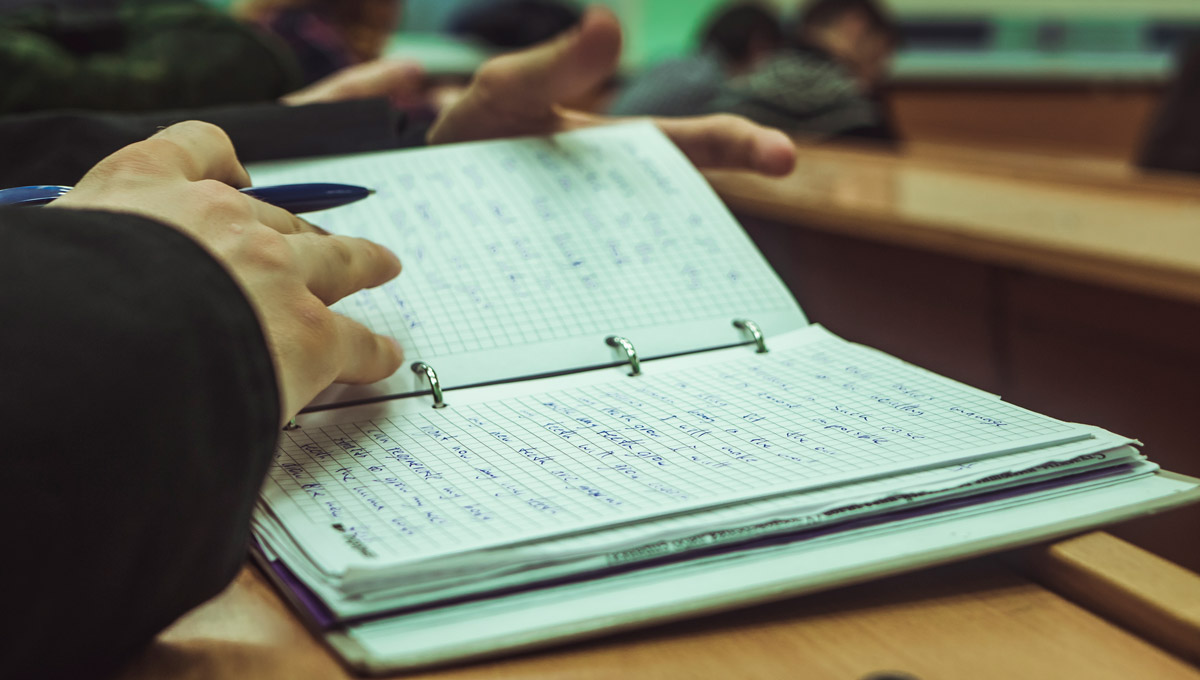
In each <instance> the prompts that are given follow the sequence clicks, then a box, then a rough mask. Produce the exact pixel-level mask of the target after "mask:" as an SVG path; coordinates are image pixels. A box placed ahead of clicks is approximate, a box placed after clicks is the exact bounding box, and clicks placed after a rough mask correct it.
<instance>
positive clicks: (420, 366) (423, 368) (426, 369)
mask: <svg viewBox="0 0 1200 680" xmlns="http://www.w3.org/2000/svg"><path fill="white" fill-rule="evenodd" d="M412 370H413V373H424V374H425V377H426V378H428V379H429V389H430V391H432V392H433V407H434V408H446V402H445V401H444V400H443V399H442V383H440V382H438V377H437V371H435V370H433V366H430V365H429V364H427V363H425V362H424V361H417V362H414V363H413V365H412Z"/></svg>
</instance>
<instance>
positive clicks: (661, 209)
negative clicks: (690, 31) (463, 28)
mask: <svg viewBox="0 0 1200 680" xmlns="http://www.w3.org/2000/svg"><path fill="white" fill-rule="evenodd" d="M253 174H254V178H255V181H256V183H284V182H310V181H312V182H315V181H339V182H350V183H357V184H363V185H365V186H369V187H372V188H374V189H375V190H376V192H377V194H376V195H375V196H373V197H371V198H369V199H367V200H365V201H361V202H359V203H356V204H353V205H350V206H346V207H344V208H339V209H337V210H333V211H330V212H327V213H322V214H319V215H316V216H314V220H315V221H316V222H318V223H319V224H321V225H322V226H323V227H325V228H326V229H328V230H330V231H332V232H334V233H339V234H347V235H354V236H361V237H364V238H368V239H371V240H373V241H377V242H379V243H382V244H384V245H387V246H389V247H390V248H392V250H393V251H395V252H396V254H397V255H398V256H399V257H400V260H401V262H402V263H403V265H404V272H402V273H401V275H400V276H399V277H398V278H397V279H395V280H394V281H392V282H390V283H387V284H385V285H383V286H382V287H380V288H378V289H375V290H371V291H364V292H361V293H358V294H356V295H354V296H351V297H350V298H348V299H347V300H344V301H342V302H341V303H339V304H337V305H335V307H334V308H335V309H336V310H337V311H339V312H341V313H343V314H346V315H347V316H350V317H352V318H354V319H357V320H359V321H361V322H363V323H364V324H366V325H367V326H368V327H370V328H371V329H372V330H374V331H376V332H378V333H382V334H385V335H389V336H392V337H394V338H396V339H398V340H399V341H400V343H401V345H402V346H403V347H404V349H405V353H406V356H407V357H408V358H409V359H410V360H416V359H421V360H423V361H428V362H430V363H432V364H433V365H434V367H435V368H436V369H437V370H438V372H439V374H440V375H441V378H442V380H443V382H444V383H447V384H450V385H461V384H473V383H477V382H482V381H484V380H495V379H502V378H510V377H516V376H520V375H525V374H532V373H546V372H551V371H557V370H563V369H569V368H576V367H580V366H594V365H598V364H602V363H607V362H611V361H613V360H614V359H615V358H616V357H615V355H614V353H613V351H612V350H611V349H610V348H609V347H607V346H606V345H605V344H604V343H603V338H604V336H606V335H608V334H613V333H617V334H622V335H629V336H631V337H632V339H634V341H635V343H636V344H637V346H638V349H639V351H640V352H641V353H642V354H643V356H655V355H661V354H670V353H678V352H681V351H688V350H694V349H702V348H706V347H712V346H718V345H726V344H732V343H733V342H737V341H739V340H741V339H742V338H741V337H740V336H739V335H738V333H737V331H736V330H733V329H732V328H731V327H730V322H731V320H733V319H735V318H740V317H745V316H751V315H754V314H758V315H759V316H767V317H770V316H771V314H772V313H775V314H780V315H783V316H784V317H785V318H789V319H790V320H791V323H790V324H789V325H787V326H785V327H779V325H778V324H776V328H773V329H768V330H769V331H781V330H790V329H791V328H795V327H798V326H800V325H802V324H803V323H804V321H803V316H802V315H801V314H800V312H799V308H798V307H797V306H796V304H795V301H794V300H793V299H792V297H791V294H790V293H789V292H788V291H787V289H786V287H785V286H784V285H783V284H782V283H781V282H780V280H779V279H778V277H777V276H775V274H774V272H773V271H772V270H771V269H770V267H769V266H768V265H767V263H766V261H765V260H764V259H763V257H762V255H761V254H760V253H759V252H758V250H757V249H756V248H755V246H754V245H753V243H752V242H751V241H750V240H749V238H748V237H747V236H746V234H745V233H744V232H743V231H742V229H741V227H740V226H738V225H737V224H736V222H734V220H733V218H732V216H730V214H729V213H728V211H727V210H726V209H725V207H724V206H723V205H722V204H721V202H720V200H719V199H718V198H717V197H716V195H715V194H714V193H713V192H712V190H711V188H709V187H708V185H707V183H706V182H705V181H704V179H703V178H702V177H701V176H700V175H699V173H698V172H697V171H696V170H695V168H693V167H692V166H691V164H690V163H689V162H688V160H687V159H686V158H685V157H684V156H683V155H682V154H681V153H680V152H679V150H678V149H676V148H675V147H674V145H673V144H671V142H670V141H668V140H667V139H666V138H665V137H664V136H663V135H662V134H661V133H660V132H659V131H658V130H657V129H656V128H654V127H653V126H652V125H649V124H635V125H622V126H612V127H605V128H596V129H591V130H583V131H578V132H572V133H566V134H562V135H558V136H555V137H553V138H527V139H519V140H503V141H493V142H479V143H472V144H460V145H451V146H446V147H438V148H430V149H422V150H414V151H404V152H391V153H383V154H365V155H359V156H354V157H348V158H343V159H334V160H320V161H307V162H301V163H289V164H283V165H274V166H260V167H258V168H255V169H254V173H253ZM751 318H754V317H753V316H751ZM756 320H758V321H760V323H762V322H765V321H766V319H756ZM655 328H657V329H669V330H664V331H663V332H660V333H659V334H655V335H653V336H652V335H650V334H648V333H647V332H646V329H655ZM698 329H700V330H702V329H707V330H708V332H707V333H705V334H701V335H700V336H697V333H696V331H697V330H698ZM597 335H599V337H597ZM705 335H707V336H708V337H704V336H705ZM573 339H582V340H583V342H585V343H587V344H586V345H585V346H584V348H585V349H590V350H591V351H590V352H581V351H580V347H579V346H578V344H572V343H570V341H571V340H573ZM505 350H508V351H509V353H508V354H507V355H506V354H504V351H505ZM464 355H473V356H476V357H479V359H478V360H475V361H468V362H467V364H465V365H466V366H468V367H469V370H468V369H463V370H461V371H459V370H458V364H456V363H455V362H454V361H443V359H445V358H447V357H462V356H464ZM514 361H517V362H522V361H523V362H526V363H528V366H527V367H523V370H522V371H521V372H516V373H513V372H511V371H512V370H513V366H514V364H513V362H514ZM481 372H482V373H485V374H486V373H489V372H490V373H494V374H489V375H485V376H483V377H481V376H480V375H479V374H480V373H481ZM460 374H461V375H460ZM401 377H402V378H406V379H407V380H408V381H409V382H411V376H401ZM404 391H406V390H403V389H401V390H399V392H404Z"/></svg>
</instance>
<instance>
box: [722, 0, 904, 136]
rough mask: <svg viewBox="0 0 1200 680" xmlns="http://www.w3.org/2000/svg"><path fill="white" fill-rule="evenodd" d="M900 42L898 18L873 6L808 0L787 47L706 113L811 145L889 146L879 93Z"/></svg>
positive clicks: (734, 83)
mask: <svg viewBox="0 0 1200 680" xmlns="http://www.w3.org/2000/svg"><path fill="white" fill-rule="evenodd" d="M898 42H899V32H898V28H897V25H896V23H895V20H894V19H893V18H892V17H891V16H890V15H889V14H888V13H887V12H885V11H884V9H883V8H882V7H881V5H880V4H879V3H878V2H877V1H876V0H813V1H812V2H810V3H809V4H808V5H806V6H805V7H804V8H803V9H802V11H801V13H800V18H799V21H798V22H797V24H796V27H795V28H794V29H793V30H792V31H791V34H790V36H789V37H788V40H787V44H786V45H785V46H784V47H783V48H782V49H780V50H778V51H776V52H775V53H774V54H773V55H772V56H771V57H769V58H767V59H765V60H764V61H763V62H762V63H760V64H759V65H758V66H756V67H755V68H754V69H753V70H752V71H751V72H750V73H747V74H746V75H744V76H741V77H738V78H734V79H733V80H730V81H729V82H728V83H727V84H726V85H725V86H724V87H722V88H721V92H720V93H719V94H718V95H717V96H716V97H715V98H714V99H713V101H712V102H711V104H710V106H709V107H708V109H707V110H708V111H709V112H718V111H720V112H730V113H737V114H741V115H744V116H746V117H748V118H750V119H751V120H754V121H757V122H759V123H762V124H764V125H772V126H775V127H779V128H781V129H784V130H787V131H789V132H792V133H796V134H800V135H804V136H808V137H812V138H815V139H821V140H825V139H837V138H847V137H852V138H863V139H873V140H879V141H889V142H893V141H895V140H896V138H897V136H896V133H895V131H894V130H893V128H892V124H891V121H890V116H889V115H888V112H887V110H886V107H885V106H884V105H883V103H882V101H881V99H880V96H879V88H880V85H881V84H882V82H883V80H884V78H885V76H886V75H887V70H888V64H889V61H890V60H891V57H892V54H893V52H894V51H895V48H896V45H897V43H898Z"/></svg>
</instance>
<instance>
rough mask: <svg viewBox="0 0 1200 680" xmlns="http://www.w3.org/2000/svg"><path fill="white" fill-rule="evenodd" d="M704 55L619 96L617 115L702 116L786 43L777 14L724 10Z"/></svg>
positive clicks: (712, 21) (706, 37) (745, 7)
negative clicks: (730, 83)
mask: <svg viewBox="0 0 1200 680" xmlns="http://www.w3.org/2000/svg"><path fill="white" fill-rule="evenodd" d="M702 36H703V37H702V38H701V40H700V51H699V52H697V53H696V54H694V55H692V56H689V57H684V58H682V59H673V60H670V61H665V62H663V63H661V64H658V65H656V66H654V67H652V68H650V69H649V70H647V71H646V72H644V73H642V74H641V75H639V76H637V77H635V78H634V79H633V81H632V82H631V83H630V84H629V86H628V87H626V88H625V89H624V90H622V91H621V93H620V94H618V95H617V97H616V99H615V100H614V101H613V103H612V105H611V106H610V107H609V113H612V114H614V115H620V116H626V115H651V116H692V115H696V114H698V113H703V112H704V111H705V107H706V106H708V105H709V104H710V103H711V102H712V100H713V98H714V97H716V96H717V93H718V92H719V91H720V89H721V86H722V85H724V84H725V82H726V81H727V80H728V79H729V78H731V77H734V76H738V75H742V74H744V73H747V72H749V71H751V70H752V69H754V68H755V67H756V66H757V65H759V64H760V63H761V62H762V61H763V60H764V59H766V58H767V57H769V56H771V55H772V54H773V53H774V52H775V50H777V49H778V48H779V47H780V45H781V44H782V42H783V33H782V31H781V29H780V25H779V16H778V14H777V13H776V12H775V11H774V10H773V9H772V8H770V7H768V6H765V5H763V4H760V3H757V2H741V3H734V4H732V5H729V6H726V7H723V8H721V9H719V10H717V12H715V13H714V14H713V15H712V17H710V18H709V20H708V22H707V23H706V25H705V28H704V31H703V33H702Z"/></svg>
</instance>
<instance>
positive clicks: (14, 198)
mask: <svg viewBox="0 0 1200 680" xmlns="http://www.w3.org/2000/svg"><path fill="white" fill-rule="evenodd" d="M70 190H71V187H66V186H57V185H39V186H28V187H15V188H12V189H0V205H25V206H29V205H45V204H47V203H49V202H50V201H53V200H54V199H56V198H59V197H60V196H62V195H63V194H65V193H67V192H68V191H70ZM241 192H242V193H243V194H246V195H247V196H253V197H254V198H257V199H258V200H260V201H263V202H266V203H270V204H271V205H275V206H279V207H280V208H283V209H284V210H287V211H289V212H293V213H303V212H315V211H317V210H326V209H328V208H336V207H338V206H341V205H346V204H347V203H353V202H355V201H361V200H362V199H364V198H366V197H367V196H370V195H371V194H373V193H375V191H374V190H372V189H367V188H366V187H356V186H353V185H350V184H279V185H276V186H267V187H246V188H245V189H242V190H241Z"/></svg>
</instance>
